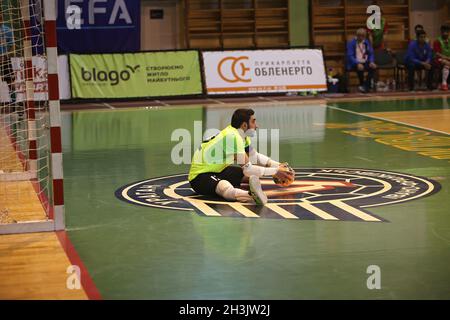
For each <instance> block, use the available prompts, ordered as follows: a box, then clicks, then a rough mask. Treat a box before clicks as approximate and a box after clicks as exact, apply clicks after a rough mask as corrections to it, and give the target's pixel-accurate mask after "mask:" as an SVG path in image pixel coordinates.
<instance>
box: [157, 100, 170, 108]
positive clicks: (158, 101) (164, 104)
mask: <svg viewBox="0 0 450 320" xmlns="http://www.w3.org/2000/svg"><path fill="white" fill-rule="evenodd" d="M155 102H157V103H161V104H162V105H163V106H166V107H168V106H170V104H168V103H165V102H162V101H161V100H155Z"/></svg>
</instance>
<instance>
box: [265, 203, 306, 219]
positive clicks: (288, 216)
mask: <svg viewBox="0 0 450 320" xmlns="http://www.w3.org/2000/svg"><path fill="white" fill-rule="evenodd" d="M266 207H267V208H269V209H270V210H272V211H275V212H276V213H278V214H279V215H280V216H282V217H283V218H286V219H299V217H297V216H295V215H293V214H292V213H290V212H289V211H287V210H286V209H283V208H281V207H280V206H279V205H278V204H276V203H268V204H266Z"/></svg>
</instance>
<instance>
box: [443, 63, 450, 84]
mask: <svg viewBox="0 0 450 320" xmlns="http://www.w3.org/2000/svg"><path fill="white" fill-rule="evenodd" d="M448 74H449V69H448V67H447V66H445V67H444V68H442V84H447V79H448Z"/></svg>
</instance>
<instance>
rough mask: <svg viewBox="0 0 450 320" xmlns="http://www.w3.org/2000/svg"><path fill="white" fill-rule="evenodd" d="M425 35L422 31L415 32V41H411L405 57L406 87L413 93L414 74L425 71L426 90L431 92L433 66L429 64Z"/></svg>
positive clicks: (428, 49) (428, 47)
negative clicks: (406, 69) (406, 70)
mask: <svg viewBox="0 0 450 320" xmlns="http://www.w3.org/2000/svg"><path fill="white" fill-rule="evenodd" d="M426 37H427V34H426V32H425V31H423V30H419V31H418V32H417V40H414V41H411V43H410V44H409V46H408V51H407V52H406V56H405V64H406V67H407V68H408V86H409V90H410V91H414V77H415V72H416V71H419V70H426V72H427V88H428V90H433V83H432V81H433V66H432V64H431V58H432V50H431V47H430V45H429V44H428V43H426Z"/></svg>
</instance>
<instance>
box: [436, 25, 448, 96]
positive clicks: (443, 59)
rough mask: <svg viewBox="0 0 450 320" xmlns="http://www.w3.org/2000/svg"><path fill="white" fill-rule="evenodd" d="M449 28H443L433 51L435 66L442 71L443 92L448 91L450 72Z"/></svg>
mask: <svg viewBox="0 0 450 320" xmlns="http://www.w3.org/2000/svg"><path fill="white" fill-rule="evenodd" d="M449 31H450V28H449V26H446V25H445V26H442V27H441V36H440V37H439V38H437V40H436V41H434V44H433V50H434V53H435V56H434V65H435V67H436V68H437V69H438V70H442V82H441V86H440V88H441V90H443V91H448V84H447V79H448V74H449V70H450V44H449V39H448V33H449Z"/></svg>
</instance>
